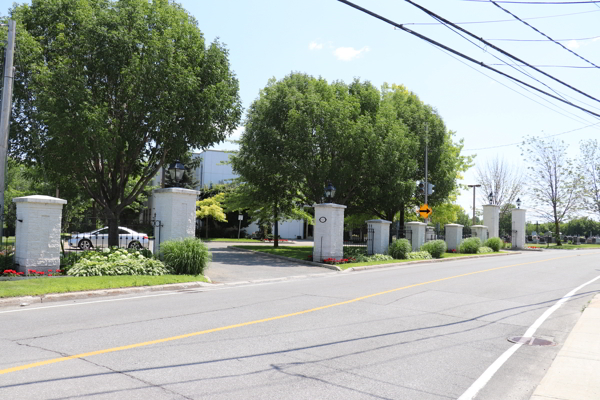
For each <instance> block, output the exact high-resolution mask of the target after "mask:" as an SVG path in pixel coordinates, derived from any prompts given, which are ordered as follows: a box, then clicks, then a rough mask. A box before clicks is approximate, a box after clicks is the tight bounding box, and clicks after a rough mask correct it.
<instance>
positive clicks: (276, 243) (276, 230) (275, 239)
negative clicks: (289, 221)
mask: <svg viewBox="0 0 600 400" xmlns="http://www.w3.org/2000/svg"><path fill="white" fill-rule="evenodd" d="M273 217H274V218H273V219H274V220H275V228H274V229H273V247H279V218H278V217H279V214H278V212H277V206H275V207H274V209H273Z"/></svg>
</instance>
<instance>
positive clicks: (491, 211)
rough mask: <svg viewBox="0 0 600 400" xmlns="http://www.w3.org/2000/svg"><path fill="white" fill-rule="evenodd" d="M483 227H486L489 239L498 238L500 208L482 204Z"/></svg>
mask: <svg viewBox="0 0 600 400" xmlns="http://www.w3.org/2000/svg"><path fill="white" fill-rule="evenodd" d="M483 225H485V226H487V227H488V232H489V237H491V238H492V237H500V206H497V205H495V204H484V206H483Z"/></svg>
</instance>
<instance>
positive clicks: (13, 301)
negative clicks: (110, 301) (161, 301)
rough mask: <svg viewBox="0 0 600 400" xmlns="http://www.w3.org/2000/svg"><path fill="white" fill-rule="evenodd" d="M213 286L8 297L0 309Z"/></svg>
mask: <svg viewBox="0 0 600 400" xmlns="http://www.w3.org/2000/svg"><path fill="white" fill-rule="evenodd" d="M214 286H219V285H215V284H212V283H207V282H186V283H171V284H166V285H156V286H136V287H128V288H118V289H99V290H88V291H85V292H68V293H51V294H45V295H41V296H24V297H9V298H6V299H0V307H16V306H22V305H30V304H41V303H51V302H56V301H69V300H80V299H90V298H95V297H107V296H120V295H124V294H136V293H137V294H139V293H148V292H162V291H176V290H185V289H196V288H200V287H214Z"/></svg>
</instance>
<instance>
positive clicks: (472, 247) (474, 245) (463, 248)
mask: <svg viewBox="0 0 600 400" xmlns="http://www.w3.org/2000/svg"><path fill="white" fill-rule="evenodd" d="M480 247H481V240H479V238H478V237H471V238H468V239H465V240H463V242H462V243H461V244H460V248H459V252H460V253H465V254H477V250H479V248H480Z"/></svg>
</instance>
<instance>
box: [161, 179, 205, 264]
mask: <svg viewBox="0 0 600 400" xmlns="http://www.w3.org/2000/svg"><path fill="white" fill-rule="evenodd" d="M199 193H200V192H198V191H196V190H190V189H183V188H166V189H157V190H154V191H152V197H153V204H154V210H153V211H154V213H156V217H154V219H155V221H156V222H155V224H154V250H153V251H154V253H155V254H156V253H157V252H158V249H159V247H160V244H161V243H163V242H166V241H167V240H181V239H185V238H188V237H194V236H195V235H196V197H197V196H198V194H199Z"/></svg>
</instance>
